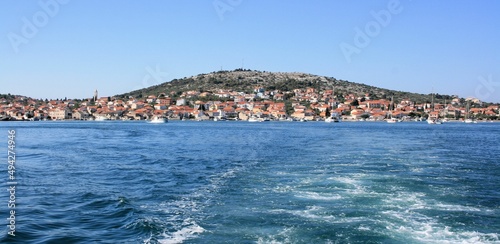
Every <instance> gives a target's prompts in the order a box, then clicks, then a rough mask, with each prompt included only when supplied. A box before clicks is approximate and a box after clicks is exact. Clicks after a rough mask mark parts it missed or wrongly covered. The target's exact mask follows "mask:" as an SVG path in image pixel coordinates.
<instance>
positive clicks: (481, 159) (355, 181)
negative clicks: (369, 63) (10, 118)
mask: <svg viewBox="0 0 500 244" xmlns="http://www.w3.org/2000/svg"><path fill="white" fill-rule="evenodd" d="M11 130H15V138H14V141H15V149H14V151H15V155H16V158H15V162H14V165H15V180H16V185H15V196H14V198H15V208H10V207H9V206H8V202H9V199H12V193H10V191H9V189H10V188H9V187H10V185H9V182H8V180H9V178H8V177H9V174H8V170H7V168H8V157H7V154H8V153H7V152H8V146H9V144H8V141H9V138H8V136H9V133H8V132H9V131H11ZM2 138H3V139H2ZM499 142H500V123H478V124H465V123H451V122H450V123H445V124H442V125H428V124H427V123H425V122H403V123H396V124H389V123H383V122H341V123H325V122H306V123H304V122H302V123H301V122H262V123H249V122H236V121H218V122H208V121H202V122H197V121H169V122H168V123H165V124H149V123H147V122H144V121H104V122H90V121H89V122H84V121H47V122H2V123H0V145H2V147H3V149H1V151H3V153H2V155H3V156H1V157H2V158H3V159H2V161H1V162H2V163H1V165H3V166H1V167H2V170H1V171H0V183H1V184H2V186H3V188H4V190H3V191H1V192H2V194H0V210H1V212H0V215H1V216H0V219H1V221H0V222H2V223H3V226H2V228H0V229H1V230H3V231H2V233H1V235H0V243H500V237H499V235H500V158H499V156H500V146H499ZM2 179H3V180H2ZM11 210H15V233H13V234H15V236H12V235H10V234H9V231H10V228H11V227H9V223H10V220H9V218H11V217H10V216H11V214H10V213H11V212H10V211H11Z"/></svg>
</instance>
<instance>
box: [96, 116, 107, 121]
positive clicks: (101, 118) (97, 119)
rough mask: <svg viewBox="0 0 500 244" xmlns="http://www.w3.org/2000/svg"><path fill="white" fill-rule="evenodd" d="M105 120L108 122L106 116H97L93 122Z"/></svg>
mask: <svg viewBox="0 0 500 244" xmlns="http://www.w3.org/2000/svg"><path fill="white" fill-rule="evenodd" d="M106 120H109V119H108V117H106V116H97V117H96V118H95V121H106Z"/></svg>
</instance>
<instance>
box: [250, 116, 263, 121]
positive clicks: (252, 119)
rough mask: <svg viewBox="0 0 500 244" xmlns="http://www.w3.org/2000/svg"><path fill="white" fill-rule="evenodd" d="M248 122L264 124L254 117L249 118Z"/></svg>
mask: <svg viewBox="0 0 500 244" xmlns="http://www.w3.org/2000/svg"><path fill="white" fill-rule="evenodd" d="M248 122H262V120H259V118H257V117H253V116H252V117H250V118H248Z"/></svg>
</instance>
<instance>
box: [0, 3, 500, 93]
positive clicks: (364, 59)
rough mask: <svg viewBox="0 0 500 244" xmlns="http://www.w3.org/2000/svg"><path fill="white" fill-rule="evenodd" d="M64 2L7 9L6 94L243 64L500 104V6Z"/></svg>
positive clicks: (0, 35)
mask: <svg viewBox="0 0 500 244" xmlns="http://www.w3.org/2000/svg"><path fill="white" fill-rule="evenodd" d="M60 1H61V2H64V3H58V2H56V0H40V1H27V0H25V1H22V0H21V1H18V0H0V57H1V58H0V93H12V94H21V95H27V96H31V97H34V98H64V97H68V98H86V97H91V96H92V94H93V91H94V89H96V88H97V89H98V90H99V93H100V95H101V96H112V95H116V94H120V93H124V92H128V91H131V90H134V89H138V88H142V87H145V86H149V85H154V84H158V83H159V82H160V81H161V80H164V81H170V80H172V79H175V78H182V77H187V76H191V75H196V74H199V73H208V72H212V71H216V70H220V69H221V67H222V68H223V69H225V70H232V69H235V68H240V67H241V66H242V65H243V67H244V68H248V69H252V70H254V69H255V70H263V71H299V72H306V73H311V74H317V75H325V76H331V77H335V78H337V79H344V80H349V81H353V82H359V83H365V84H368V85H373V86H378V87H383V88H390V89H395V90H403V91H410V92H418V93H426V94H428V93H431V91H432V89H433V90H434V92H437V93H441V94H457V95H460V96H463V97H467V96H473V97H479V98H480V99H482V100H486V101H494V102H500V47H499V45H500V29H499V27H500V14H499V12H500V1H497V0H480V1H472V0H467V1H465V0H453V1H452V0H443V1H431V0H425V1H424V0H412V1H411V0H400V1H393V0H374V1H347V0H332V1H327V0H314V1H305V0H302V1H298V0H290V1H278V0H252V1H250V0H215V1H214V0H196V1H195V0H176V1H173V0H172V1H169V0H148V1H126V0H125V1H124V0H107V1H100V0H64V1H62V0H60ZM44 3H49V5H48V6H49V7H48V8H46V7H44V6H43V5H44ZM54 3H58V4H57V5H54ZM214 4H215V5H214ZM391 4H393V5H397V8H392V7H390V6H389V5H391ZM214 6H218V8H216V7H214ZM396 10H397V11H396ZM372 11H375V12H377V13H389V14H390V20H388V21H387V18H385V19H384V21H383V22H381V21H379V22H376V21H377V20H376V18H375V17H374V16H373V15H372V13H371V12H372ZM381 11H382V12H381ZM390 11H392V12H390ZM386 16H387V15H384V17H386ZM26 20H27V22H28V23H27V22H26ZM30 25H33V26H31V27H34V28H29V27H30ZM366 27H368V30H367V29H366ZM356 28H359V29H360V30H361V32H362V33H363V35H366V34H370V36H368V38H369V43H367V42H366V39H365V40H362V41H364V42H361V41H360V42H356V41H355V38H356V37H359V35H360V34H359V33H357V32H356ZM33 29H35V31H36V32H35V33H33ZM358 39H359V38H358ZM358 41H359V40H358ZM342 43H343V44H342ZM342 45H344V46H345V45H350V46H351V47H354V48H356V49H357V52H353V53H351V54H350V55H346V54H345V50H344V51H343V50H342V48H341V46H342ZM16 50H17V51H16ZM349 50H351V51H352V50H353V49H349ZM346 57H349V59H350V60H349V59H348V58H346ZM155 77H156V78H155ZM480 77H483V78H482V79H481V78H480Z"/></svg>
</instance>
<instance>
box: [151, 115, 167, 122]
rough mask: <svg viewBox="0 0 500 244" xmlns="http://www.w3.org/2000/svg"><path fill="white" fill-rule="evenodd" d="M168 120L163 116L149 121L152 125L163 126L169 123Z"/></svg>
mask: <svg viewBox="0 0 500 244" xmlns="http://www.w3.org/2000/svg"><path fill="white" fill-rule="evenodd" d="M167 122H168V119H167V118H165V117H162V116H154V117H153V119H151V120H150V121H149V123H151V124H163V123H167Z"/></svg>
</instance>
